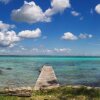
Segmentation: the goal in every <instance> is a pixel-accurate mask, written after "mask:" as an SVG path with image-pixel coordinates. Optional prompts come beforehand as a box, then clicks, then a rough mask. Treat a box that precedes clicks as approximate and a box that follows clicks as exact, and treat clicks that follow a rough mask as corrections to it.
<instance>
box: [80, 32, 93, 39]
mask: <svg viewBox="0 0 100 100" xmlns="http://www.w3.org/2000/svg"><path fill="white" fill-rule="evenodd" d="M92 37H93V35H92V34H82V33H81V34H80V35H79V38H80V39H86V38H92Z"/></svg>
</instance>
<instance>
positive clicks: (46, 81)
mask: <svg viewBox="0 0 100 100" xmlns="http://www.w3.org/2000/svg"><path fill="white" fill-rule="evenodd" d="M55 87H59V84H58V82H57V78H56V75H55V72H54V70H53V68H52V66H46V65H44V66H43V68H42V69H41V73H40V75H39V77H38V79H37V82H36V84H35V87H34V90H40V89H51V88H55Z"/></svg>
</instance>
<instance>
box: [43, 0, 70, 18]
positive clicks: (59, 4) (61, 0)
mask: <svg viewBox="0 0 100 100" xmlns="http://www.w3.org/2000/svg"><path fill="white" fill-rule="evenodd" d="M70 7H71V5H70V2H69V0H52V2H51V8H49V9H47V10H46V11H45V15H46V16H52V15H54V14H56V13H59V12H63V11H64V10H65V9H66V8H70Z"/></svg>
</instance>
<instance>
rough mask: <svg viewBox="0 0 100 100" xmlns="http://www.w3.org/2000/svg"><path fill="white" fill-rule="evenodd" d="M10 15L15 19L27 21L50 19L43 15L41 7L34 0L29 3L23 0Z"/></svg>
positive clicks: (46, 20)
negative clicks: (20, 5) (21, 4)
mask: <svg viewBox="0 0 100 100" xmlns="http://www.w3.org/2000/svg"><path fill="white" fill-rule="evenodd" d="M11 17H12V19H13V20H15V21H21V22H27V23H36V22H49V21H50V19H49V18H47V17H46V16H45V14H44V13H43V11H42V9H41V8H40V7H39V6H38V5H36V4H35V2H34V1H31V2H29V3H28V2H26V1H25V2H24V5H23V6H22V7H21V8H19V9H17V10H13V11H12V14H11Z"/></svg>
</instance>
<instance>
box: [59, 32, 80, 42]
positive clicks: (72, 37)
mask: <svg viewBox="0 0 100 100" xmlns="http://www.w3.org/2000/svg"><path fill="white" fill-rule="evenodd" d="M61 38H62V39H64V40H77V39H78V37H77V36H75V35H74V34H73V33H71V32H66V33H64V35H63V36H62V37H61Z"/></svg>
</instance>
